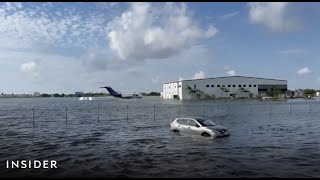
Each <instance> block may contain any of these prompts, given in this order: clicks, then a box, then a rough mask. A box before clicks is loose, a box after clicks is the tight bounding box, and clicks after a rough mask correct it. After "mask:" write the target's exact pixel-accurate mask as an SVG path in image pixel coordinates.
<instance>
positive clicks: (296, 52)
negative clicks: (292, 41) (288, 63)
mask: <svg viewBox="0 0 320 180" xmlns="http://www.w3.org/2000/svg"><path fill="white" fill-rule="evenodd" d="M279 53H280V54H302V53H307V51H306V50H304V49H287V50H281V51H279Z"/></svg>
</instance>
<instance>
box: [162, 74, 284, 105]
mask: <svg viewBox="0 0 320 180" xmlns="http://www.w3.org/2000/svg"><path fill="white" fill-rule="evenodd" d="M271 88H278V89H281V91H282V92H283V93H285V91H286V90H287V80H279V79H267V78H257V77H245V76H227V77H216V78H205V79H193V80H182V81H176V82H169V83H165V84H163V89H162V92H161V98H162V99H180V100H189V99H206V98H230V97H234V98H240V97H256V96H257V95H258V94H262V93H267V92H268V89H271Z"/></svg>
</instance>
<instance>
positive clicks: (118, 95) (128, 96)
mask: <svg viewBox="0 0 320 180" xmlns="http://www.w3.org/2000/svg"><path fill="white" fill-rule="evenodd" d="M100 88H106V89H107V90H108V92H109V93H110V95H111V96H113V97H116V98H122V99H133V98H142V95H141V94H140V93H133V94H123V93H118V92H116V91H115V90H113V89H112V88H111V87H110V86H105V87H100Z"/></svg>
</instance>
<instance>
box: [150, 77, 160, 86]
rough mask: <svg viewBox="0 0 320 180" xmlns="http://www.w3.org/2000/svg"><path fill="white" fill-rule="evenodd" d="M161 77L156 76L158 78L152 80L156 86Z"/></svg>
mask: <svg viewBox="0 0 320 180" xmlns="http://www.w3.org/2000/svg"><path fill="white" fill-rule="evenodd" d="M159 78H160V77H159V76H156V77H153V78H152V79H151V80H152V83H154V84H158V82H159Z"/></svg>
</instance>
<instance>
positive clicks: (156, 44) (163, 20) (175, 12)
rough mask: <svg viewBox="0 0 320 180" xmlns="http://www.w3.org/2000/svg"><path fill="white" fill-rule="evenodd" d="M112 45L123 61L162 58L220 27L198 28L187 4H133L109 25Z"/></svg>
mask: <svg viewBox="0 0 320 180" xmlns="http://www.w3.org/2000/svg"><path fill="white" fill-rule="evenodd" d="M107 29H108V31H109V33H108V38H109V43H110V48H111V49H112V50H113V51H114V52H115V54H116V55H117V57H118V58H119V59H120V60H129V61H131V60H136V61H141V60H144V59H161V58H168V57H170V56H173V55H175V54H177V53H179V52H181V51H183V50H186V49H188V48H190V47H192V46H193V45H195V43H197V42H199V41H200V40H205V39H208V38H211V37H213V36H214V35H215V34H216V33H217V32H218V30H217V29H216V28H215V27H213V26H209V28H208V29H207V30H204V29H201V28H200V27H198V25H197V23H196V22H195V21H194V20H193V19H192V18H191V17H189V16H188V15H187V7H186V5H185V4H180V5H178V4H175V3H165V4H164V5H162V6H156V5H155V4H154V3H132V4H131V7H130V9H129V10H128V11H127V12H124V13H123V14H122V15H121V16H119V17H116V18H114V20H113V21H112V22H110V23H109V24H108V27H107Z"/></svg>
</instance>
